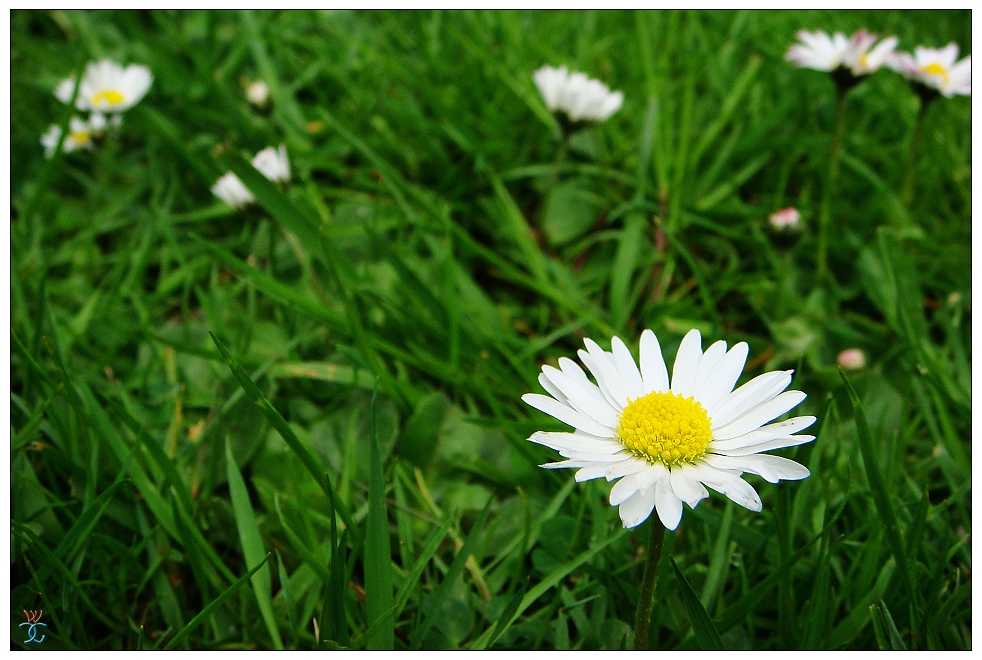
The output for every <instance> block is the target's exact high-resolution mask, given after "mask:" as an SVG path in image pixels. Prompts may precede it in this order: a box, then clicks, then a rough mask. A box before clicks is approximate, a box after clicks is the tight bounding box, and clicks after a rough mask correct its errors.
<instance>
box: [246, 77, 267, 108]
mask: <svg viewBox="0 0 982 660" xmlns="http://www.w3.org/2000/svg"><path fill="white" fill-rule="evenodd" d="M246 100H247V101H249V103H251V104H253V105H254V106H256V107H257V108H261V107H263V106H265V105H266V102H267V101H269V85H267V84H266V83H265V82H263V81H262V80H257V81H255V82H252V83H249V86H248V87H246Z"/></svg>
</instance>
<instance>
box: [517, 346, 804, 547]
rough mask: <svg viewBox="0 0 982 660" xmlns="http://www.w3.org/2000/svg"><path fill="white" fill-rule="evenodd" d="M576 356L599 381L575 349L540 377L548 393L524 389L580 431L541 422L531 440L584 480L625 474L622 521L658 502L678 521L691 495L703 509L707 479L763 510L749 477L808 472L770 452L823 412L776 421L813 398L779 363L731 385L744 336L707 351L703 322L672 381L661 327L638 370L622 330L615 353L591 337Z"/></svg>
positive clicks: (618, 491)
mask: <svg viewBox="0 0 982 660" xmlns="http://www.w3.org/2000/svg"><path fill="white" fill-rule="evenodd" d="M585 344H586V348H587V350H586V351H584V350H580V351H579V352H578V356H579V358H580V360H581V361H582V362H583V364H584V365H586V367H587V369H589V370H590V373H591V374H593V377H594V379H595V380H596V383H593V382H591V381H590V379H589V378H587V375H586V373H585V372H584V371H583V369H581V368H580V366H579V365H577V364H576V363H575V362H573V361H572V360H570V359H568V358H560V359H559V368H558V369H556V368H555V367H551V366H549V365H545V366H543V367H542V374H541V375H540V376H539V383H540V384H541V385H542V387H543V388H544V389H545V390H546V391H547V392H548V393H549V394H550V395H551V396H545V395H542V394H526V395H525V396H523V397H522V400H523V401H525V403H527V404H529V405H530V406H532V407H533V408H537V409H538V410H541V411H542V412H544V413H546V414H548V415H551V416H553V417H555V418H556V419H558V420H560V421H562V422H564V423H566V424H569V425H570V426H572V427H574V428H575V429H576V430H575V431H574V432H572V433H550V432H542V431H540V432H537V433H535V434H533V435H532V436H531V437H530V438H529V440H530V441H532V442H536V443H538V444H541V445H545V446H547V447H551V448H553V449H555V450H557V451H558V452H559V453H560V454H561V455H562V456H564V457H565V458H566V460H564V461H560V462H557V463H547V464H546V465H544V466H543V467H547V468H552V469H555V468H575V469H576V470H577V472H576V480H577V481H587V480H589V479H596V478H598V477H604V478H606V479H607V480H608V481H614V480H617V483H616V484H614V487H613V488H612V489H611V491H610V503H611V505H612V506H616V507H618V511H619V513H620V517H621V521H622V522H623V523H624V526H625V527H636V526H637V525H640V524H641V523H642V522H644V521H645V520H646V519H647V518H648V516H649V515H650V514H651V512H652V510H654V511H656V512H657V514H658V518H659V520H660V521H661V524H662V525H664V526H665V527H667V528H668V529H672V530H674V529H675V528H676V527H677V526H678V524H679V521H680V520H681V518H682V503H683V502H685V503H686V504H688V505H689V506H690V507H692V508H694V507H695V506H696V505H697V504H698V503H699V501H700V500H702V499H703V498H706V497H708V496H709V492H708V491H707V490H706V486H709V488H712V489H713V490H715V491H717V492H719V493H722V494H724V495H726V496H727V497H728V498H729V499H731V500H733V501H734V502H736V503H737V504H739V505H740V506H743V507H745V508H747V509H750V510H751V511H760V509H761V502H760V498H759V497H758V495H757V492H756V491H755V490H754V489H753V487H752V486H751V485H750V484H748V483H747V482H746V481H744V480H743V479H741V478H740V477H741V475H742V474H744V473H749V474H757V475H760V476H761V477H763V478H764V479H766V480H767V481H770V482H771V483H776V482H778V481H779V480H781V479H804V478H805V477H807V476H808V474H809V473H808V470H807V469H806V468H805V467H804V466H802V465H799V464H798V463H795V462H794V461H792V460H789V459H787V458H782V457H780V456H772V455H769V454H764V453H763V452H765V451H769V450H771V449H780V448H782V447H792V446H795V445H800V444H803V443H806V442H810V441H812V440H814V436H810V435H796V433H797V432H798V431H801V430H802V429H805V428H807V427H809V426H811V425H812V424H813V423H814V422H815V418H814V417H811V416H804V417H794V418H792V419H789V420H787V421H784V422H777V423H773V424H769V423H768V422H771V421H772V420H773V419H775V418H777V417H779V416H780V415H783V414H784V413H786V412H788V411H789V410H791V409H792V408H794V407H795V406H797V405H798V404H799V403H801V402H802V401H803V400H804V399H805V394H804V393H802V392H798V391H796V390H790V391H785V390H786V389H787V387H788V385H790V384H791V374H792V372H791V371H771V372H768V373H765V374H762V375H760V376H757V377H756V378H754V379H752V380H750V381H749V382H747V383H746V384H744V385H743V386H741V387H739V388H737V389H736V390H734V389H733V386H734V385H735V384H736V382H737V379H739V377H740V374H741V372H742V371H743V366H744V363H745V362H746V359H747V354H748V347H747V344H746V343H745V342H740V343H738V344H736V345H735V346H734V347H733V348H731V349H730V350H729V351H727V350H726V342H723V341H718V342H716V343H714V344H713V345H712V346H710V347H709V348H708V349H707V350H706V352H705V353H703V351H702V341H701V338H700V334H699V331H698V330H690V331H689V332H688V334H686V335H685V337H684V338H683V339H682V343H681V345H680V346H679V350H678V354H677V355H676V358H675V364H674V366H673V368H672V378H671V383H669V377H668V369H667V368H666V366H665V361H664V359H663V358H662V352H661V347H660V346H659V343H658V339H657V337H656V336H655V333H654V332H652V331H651V330H645V331H644V332H643V333H642V335H641V368H640V369H639V368H638V365H637V364H636V363H635V361H634V358H633V357H632V355H631V353H630V351H629V350H628V348H627V346H625V345H624V342H623V341H621V340H620V339H619V338H617V337H614V338H613V339H612V340H611V348H612V350H611V351H604V350H603V349H602V348H600V346H598V345H597V344H596V343H595V342H594V341H592V340H590V339H587V340H585Z"/></svg>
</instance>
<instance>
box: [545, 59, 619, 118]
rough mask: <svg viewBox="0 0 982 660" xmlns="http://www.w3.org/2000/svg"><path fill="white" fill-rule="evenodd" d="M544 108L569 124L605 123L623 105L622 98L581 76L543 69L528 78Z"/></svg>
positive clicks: (603, 86) (550, 68)
mask: <svg viewBox="0 0 982 660" xmlns="http://www.w3.org/2000/svg"><path fill="white" fill-rule="evenodd" d="M532 78H533V79H534V80H535V85H536V86H537V87H538V88H539V92H540V93H541V94H542V98H543V99H544V100H545V102H546V107H548V108H549V110H551V111H552V112H555V111H557V110H561V111H562V112H564V113H565V114H566V116H567V117H569V119H570V120H571V121H574V122H575V121H580V120H587V121H605V120H606V119H607V118H608V117H610V116H611V115H612V114H614V113H615V112H617V111H618V110H619V109H620V107H621V104H622V103H623V102H624V94H623V93H621V92H611V91H610V89H609V88H608V87H607V86H606V85H604V84H603V83H602V82H600V81H599V80H594V79H592V78H588V77H587V75H586V74H585V73H580V72H578V71H575V72H573V73H570V72H569V70H568V69H567V68H566V67H564V66H561V67H559V68H558V69H557V68H555V67H551V66H544V67H542V68H541V69H539V70H538V71H536V72H535V73H533V74H532Z"/></svg>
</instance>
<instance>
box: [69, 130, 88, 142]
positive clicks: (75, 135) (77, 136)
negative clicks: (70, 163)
mask: <svg viewBox="0 0 982 660" xmlns="http://www.w3.org/2000/svg"><path fill="white" fill-rule="evenodd" d="M68 137H69V138H71V139H72V140H74V141H75V144H85V143H86V142H88V141H89V134H88V132H86V131H72V132H71V133H69V134H68Z"/></svg>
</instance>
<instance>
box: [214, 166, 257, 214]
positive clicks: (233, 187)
mask: <svg viewBox="0 0 982 660" xmlns="http://www.w3.org/2000/svg"><path fill="white" fill-rule="evenodd" d="M211 191H212V192H213V193H215V196H216V197H218V198H219V199H221V200H222V201H223V202H225V203H226V204H228V205H229V206H231V207H232V208H234V209H241V208H243V207H245V206H248V205H249V204H252V203H253V202H254V201H256V198H255V197H254V196H253V194H252V193H251V192H249V189H248V188H246V187H245V184H243V183H242V181H241V180H240V179H239V177H237V176H235V174H233V173H232V172H228V173H226V174H225V175H224V176H222V178H220V179H219V180H218V181H216V182H215V185H213V186H212V187H211Z"/></svg>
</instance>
